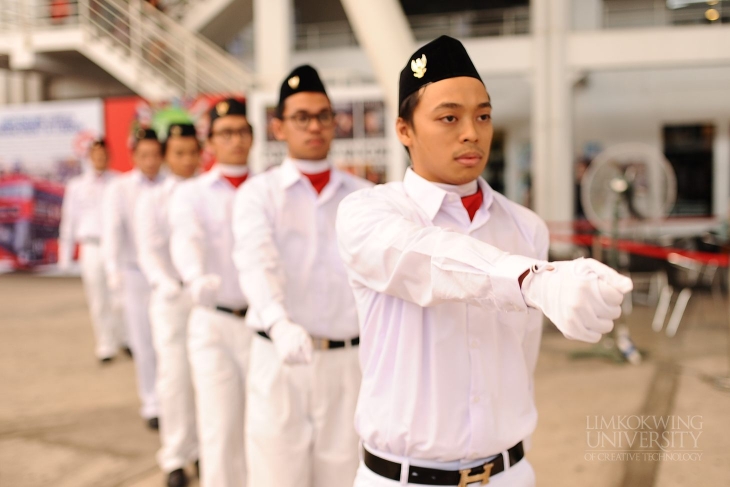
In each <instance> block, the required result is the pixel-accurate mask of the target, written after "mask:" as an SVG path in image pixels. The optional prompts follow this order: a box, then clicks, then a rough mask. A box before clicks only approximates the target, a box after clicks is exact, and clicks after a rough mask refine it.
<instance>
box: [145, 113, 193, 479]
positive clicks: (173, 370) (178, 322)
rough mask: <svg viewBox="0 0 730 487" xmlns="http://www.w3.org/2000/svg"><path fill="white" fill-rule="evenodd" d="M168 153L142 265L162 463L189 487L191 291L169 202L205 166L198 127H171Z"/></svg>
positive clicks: (151, 195)
mask: <svg viewBox="0 0 730 487" xmlns="http://www.w3.org/2000/svg"><path fill="white" fill-rule="evenodd" d="M162 153H163V155H164V157H165V163H166V164H167V167H168V169H169V171H170V174H169V175H168V176H167V179H166V180H165V182H164V183H162V184H161V185H160V186H158V187H156V188H154V189H153V190H150V191H147V192H146V193H144V194H143V195H141V196H140V198H139V201H138V202H137V215H136V218H135V223H136V225H137V230H136V233H137V243H138V250H139V265H140V267H141V268H142V272H144V275H145V277H146V278H147V282H149V284H150V286H151V287H152V297H151V299H150V324H151V325H152V339H153V342H154V345H155V352H156V354H157V397H158V400H159V401H160V440H161V443H162V448H160V451H159V452H158V454H157V462H158V464H159V465H160V468H161V469H162V471H163V472H165V473H166V474H167V486H168V487H185V486H186V485H188V478H187V475H186V474H185V470H184V467H185V465H187V464H189V463H192V462H195V461H197V460H198V439H197V432H196V428H195V397H194V394H193V384H192V380H191V378H190V364H189V362H188V318H189V316H190V310H191V309H192V301H191V299H190V293H189V291H188V290H187V289H184V288H183V287H182V282H181V281H182V279H181V277H180V274H179V273H178V272H177V269H175V267H174V265H173V263H172V258H171V256H170V225H169V213H170V208H169V203H170V199H171V197H172V194H173V192H174V191H175V190H176V189H177V187H178V186H179V185H180V183H182V182H183V181H185V180H186V179H190V178H191V177H193V176H194V175H195V173H196V172H197V171H198V169H199V167H200V142H199V141H198V138H197V134H196V131H195V126H194V125H192V124H178V123H176V124H171V125H170V126H169V127H168V130H167V138H166V139H165V141H164V143H163V144H162Z"/></svg>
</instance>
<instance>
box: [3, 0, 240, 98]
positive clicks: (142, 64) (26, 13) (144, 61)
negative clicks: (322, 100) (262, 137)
mask: <svg viewBox="0 0 730 487" xmlns="http://www.w3.org/2000/svg"><path fill="white" fill-rule="evenodd" d="M0 28H2V32H20V33H26V34H28V33H32V32H37V31H41V30H43V31H46V30H49V29H54V30H55V29H65V28H82V29H83V30H84V31H85V32H86V33H87V35H89V36H90V37H91V38H92V39H96V40H98V42H100V43H102V44H106V45H107V46H108V47H110V48H111V49H113V50H115V51H117V52H118V53H120V54H121V55H123V56H124V57H126V58H127V59H128V60H130V61H131V62H132V63H133V64H135V65H136V66H137V68H138V69H137V74H138V76H139V77H141V76H147V77H149V78H151V79H158V80H161V81H163V82H164V83H165V84H167V85H168V86H169V87H170V88H171V89H172V90H173V91H174V92H175V94H181V95H182V94H184V95H190V96H194V95H197V94H200V93H236V92H241V91H245V90H246V89H249V88H251V87H252V86H253V84H254V77H253V75H252V74H251V73H250V72H249V71H247V70H246V69H245V68H244V67H243V65H241V64H240V63H239V62H238V61H237V60H235V58H233V57H232V56H230V55H229V54H228V53H226V52H225V51H223V50H222V49H220V48H219V47H218V46H216V45H215V44H213V43H212V42H210V41H209V40H207V39H205V38H204V37H202V36H200V35H198V34H196V33H193V32H190V31H189V30H187V29H185V28H184V27H182V26H181V25H179V24H178V23H177V22H175V21H174V20H173V19H171V18H170V17H168V16H167V15H165V14H164V13H162V12H160V11H159V10H157V9H155V8H154V7H152V6H151V5H149V4H148V3H147V2H145V1H143V0H66V1H63V0H61V1H48V2H45V1H42V2H34V3H32V4H29V3H28V2H26V1H24V0H0ZM138 81H142V80H141V79H140V80H138Z"/></svg>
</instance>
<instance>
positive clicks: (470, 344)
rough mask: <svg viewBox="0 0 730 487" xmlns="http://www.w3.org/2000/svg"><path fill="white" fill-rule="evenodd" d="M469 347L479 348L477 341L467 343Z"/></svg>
mask: <svg viewBox="0 0 730 487" xmlns="http://www.w3.org/2000/svg"><path fill="white" fill-rule="evenodd" d="M469 346H470V347H471V348H477V347H478V346H479V340H472V341H471V342H470V343H469Z"/></svg>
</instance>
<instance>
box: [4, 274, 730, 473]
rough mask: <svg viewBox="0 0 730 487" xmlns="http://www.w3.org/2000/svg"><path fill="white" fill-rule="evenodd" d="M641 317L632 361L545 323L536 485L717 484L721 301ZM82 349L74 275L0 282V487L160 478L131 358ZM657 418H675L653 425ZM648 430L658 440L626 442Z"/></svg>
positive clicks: (722, 447)
mask: <svg viewBox="0 0 730 487" xmlns="http://www.w3.org/2000/svg"><path fill="white" fill-rule="evenodd" d="M652 313H653V310H652V309H649V308H646V307H637V308H635V309H634V312H633V313H632V314H631V316H630V317H629V318H628V324H629V326H630V328H631V331H632V336H633V337H634V339H635V341H636V342H637V345H638V346H639V348H640V349H642V350H645V351H646V352H648V355H647V357H646V359H645V360H644V362H643V363H642V364H641V365H638V366H632V365H627V364H616V363H613V362H611V361H610V360H607V359H597V358H575V357H574V356H573V355H574V354H575V353H576V352H578V353H580V352H585V351H590V350H591V349H592V348H591V346H590V345H586V344H581V343H576V342H571V341H568V340H566V339H564V338H563V337H562V335H560V334H559V333H557V332H555V331H554V330H553V329H552V328H550V327H548V328H547V329H546V332H545V335H544V338H543V344H542V352H541V357H540V361H539V364H538V370H537V373H536V397H537V403H538V410H539V413H540V418H539V424H538V428H537V431H536V433H535V435H534V437H533V442H532V443H533V444H532V450H531V451H530V452H529V454H528V458H529V460H530V462H531V463H532V464H533V466H534V468H535V471H536V474H537V479H538V485H542V486H564V487H572V486H591V487H609V486H610V487H614V486H621V487H626V486H637V487H639V486H641V487H649V486H661V487H679V486H689V485H692V486H703V487H704V486H727V485H730V467H728V462H727V452H728V451H730V439H729V438H728V435H726V434H725V433H726V432H727V431H730V393H728V392H721V391H719V390H717V389H716V388H714V387H713V385H712V384H711V383H710V378H711V376H713V375H715V374H727V373H728V370H729V369H728V367H729V364H728V321H727V316H728V313H727V301H726V300H725V299H723V298H721V297H719V298H718V297H716V298H713V297H711V296H709V295H698V296H696V297H693V298H692V301H690V306H689V308H688V310H687V313H686V314H685V319H684V321H683V323H682V327H681V328H680V332H679V334H678V335H677V336H676V337H675V338H673V339H668V338H666V337H665V336H664V335H663V334H655V333H653V332H652V331H651V330H650V321H651V316H652ZM92 351H93V343H92V335H91V325H90V323H89V318H88V314H87V311H86V307H85V303H84V296H83V292H82V289H81V285H80V281H79V280H78V279H71V278H39V277H33V276H28V275H5V276H0V486H2V487H35V486H47V485H54V486H56V487H62V486H63V487H65V486H69V487H86V486H89V487H105V486H110V487H111V486H130V487H131V486H134V487H148V486H149V487H159V486H162V485H164V480H163V476H162V474H161V473H160V472H159V471H158V469H157V466H156V463H155V452H156V450H157V448H158V447H159V439H158V436H157V434H156V433H154V432H151V431H149V430H147V429H146V427H145V425H144V423H143V421H142V420H141V419H140V418H139V416H138V414H137V410H138V407H139V404H138V401H137V396H136V391H135V384H134V374H133V369H132V362H131V360H130V359H128V358H126V357H122V356H120V357H118V358H117V359H116V360H115V361H114V362H113V363H112V364H110V365H108V366H104V367H102V366H100V365H99V364H98V363H97V361H96V359H95V358H94V356H93V353H92ZM656 418H670V421H674V422H675V424H673V425H670V426H668V427H667V428H666V431H663V430H661V429H659V430H658V429H657V427H656V425H652V424H651V423H652V419H656ZM641 419H643V420H644V422H643V424H641V425H640V424H638V423H637V421H640V420H641ZM652 433H655V434H658V435H659V438H662V436H661V433H665V435H668V436H664V438H669V439H667V440H666V441H664V442H659V443H656V442H655V443H651V442H649V443H650V444H645V445H641V444H640V442H639V440H636V438H637V437H638V438H651V436H650V435H651V434H652ZM637 435H638V436H637ZM690 435H694V437H695V438H697V441H696V443H695V442H694V441H693V440H692V437H691V436H690ZM632 440H633V441H632ZM682 440H683V442H682ZM660 444H661V446H660V448H657V446H659V445H660ZM661 448H664V450H665V451H664V452H663V453H664V456H660V453H661V452H660V453H657V452H655V451H654V450H657V449H659V450H661ZM609 450H613V451H609ZM626 453H631V455H632V456H627V455H626ZM610 455H614V456H613V457H612V456H610ZM616 455H623V457H622V456H616ZM698 455H701V456H699V457H698ZM193 485H197V484H193ZM255 487H268V486H255Z"/></svg>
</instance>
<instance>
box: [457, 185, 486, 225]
mask: <svg viewBox="0 0 730 487" xmlns="http://www.w3.org/2000/svg"><path fill="white" fill-rule="evenodd" d="M483 201H484V195H483V194H482V188H480V187H478V186H477V192H476V193H474V194H472V195H469V196H464V197H463V198H461V204H462V205H464V208H466V212H467V213H469V220H474V215H476V214H477V210H479V208H480V207H481V206H482V202H483Z"/></svg>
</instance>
